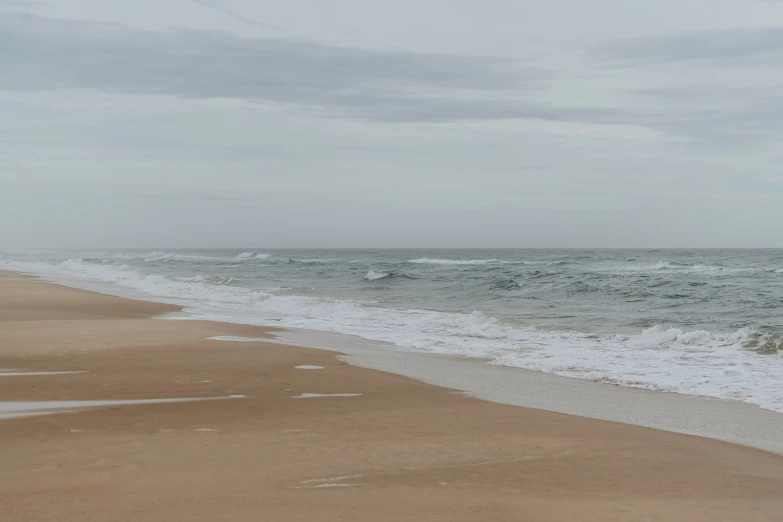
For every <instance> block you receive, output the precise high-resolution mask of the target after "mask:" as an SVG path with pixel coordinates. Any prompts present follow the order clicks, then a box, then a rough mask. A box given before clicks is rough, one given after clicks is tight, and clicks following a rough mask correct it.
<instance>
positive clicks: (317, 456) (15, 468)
mask: <svg viewBox="0 0 783 522" xmlns="http://www.w3.org/2000/svg"><path fill="white" fill-rule="evenodd" d="M177 310H179V309H178V308H177V307H174V306H169V305H163V304H155V303H145V302H140V301H133V300H128V299H123V298H118V297H111V296H105V295H101V294H96V293H91V292H87V291H82V290H76V289H72V288H67V287H63V286H58V285H54V284H50V283H45V282H42V281H39V280H37V279H34V278H29V277H24V276H20V275H18V274H13V273H9V272H0V369H2V373H3V374H4V375H3V376H0V403H14V404H17V407H18V403H19V402H20V401H36V402H41V403H44V402H45V403H50V402H51V401H74V402H75V401H120V400H124V401H127V400H155V399H205V398H214V399H215V400H209V401H199V400H194V401H184V402H169V403H152V404H135V405H119V406H116V405H115V406H96V407H89V408H81V407H74V408H72V409H69V410H68V412H67V413H56V414H48V415H36V416H30V417H20V418H12V419H3V420H0V514H2V516H1V517H0V518H1V519H2V520H3V521H4V522H5V521H8V522H15V521H43V520H47V521H48V520H58V521H79V522H89V521H106V520H112V521H126V520H127V521H172V520H189V521H200V520H204V521H251V520H252V521H263V520H275V521H289V520H290V521H295V520H296V521H299V520H301V521H330V520H361V521H376V520H378V521H380V520H394V521H398V520H417V521H418V520H442V521H483V520H519V521H602V522H603V521H680V520H682V521H694V522H699V521H710V522H713V521H770V522H780V521H781V520H783V457H781V456H778V455H774V454H771V453H766V452H763V451H760V450H756V449H751V448H746V447H743V446H738V445H733V444H729V443H725V442H720V441H715V440H710V439H705V438H699V437H692V436H687V435H681V434H675V433H669V432H664V431H658V430H653V429H648V428H642V427H636V426H630V425H624V424H618V423H612V422H607V421H600V420H593V419H587V418H581V417H574V416H568V415H563V414H557V413H552V412H545V411H540V410H533V409H526V408H520V407H515V406H507V405H501V404H495V403H490V402H485V401H481V400H478V399H473V398H469V397H466V396H464V395H463V394H460V393H455V392H454V390H450V389H445V388H439V387H436V386H432V385H428V384H424V383H421V382H418V381H415V380H412V379H409V378H406V377H401V376H397V375H393V374H389V373H383V372H379V371H374V370H368V369H363V368H357V367H353V366H349V365H348V364H346V363H344V362H343V361H341V360H340V359H339V358H338V357H337V354H334V353H330V352H327V351H321V350H311V349H305V348H299V347H292V346H283V345H280V344H273V343H264V342H262V341H260V342H247V343H227V342H221V341H219V340H209V338H210V337H221V336H223V337H225V336H236V337H252V338H260V339H263V338H265V337H268V336H269V335H271V334H273V333H274V332H273V331H271V330H270V329H262V328H258V327H250V326H241V325H231V324H220V323H210V322H199V321H163V320H157V319H153V317H155V316H156V315H159V314H162V313H165V312H173V311H177ZM297 367H305V368H307V370H306V371H305V370H303V369H300V368H297ZM48 372H79V373H56V374H49V375H21V374H19V375H12V374H15V373H48ZM232 396H234V397H233V398H229V397H232ZM235 396H244V397H235ZM297 397H304V398H306V399H307V400H302V399H296V398H297ZM2 407H3V406H2V404H0V410H1V409H2Z"/></svg>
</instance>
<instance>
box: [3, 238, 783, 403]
mask: <svg viewBox="0 0 783 522" xmlns="http://www.w3.org/2000/svg"><path fill="white" fill-rule="evenodd" d="M158 254H162V253H158ZM245 254H247V255H244V254H243V257H242V259H237V260H236V261H243V260H247V259H255V258H257V256H258V255H261V254H258V253H255V252H247V253H245ZM162 255H168V254H162ZM177 255H182V254H177ZM263 255H265V254H263ZM159 257H160V256H159ZM232 259H233V255H232ZM425 259H426V260H427V261H422V260H425ZM193 261H194V265H193V266H194V267H198V268H199V269H200V268H203V266H201V265H199V263H198V260H193ZM415 261H419V262H421V263H430V264H475V265H487V264H499V263H500V261H498V260H496V259H484V260H478V259H474V260H445V259H437V258H420V259H419V260H412V261H410V262H411V263H413V262H415ZM121 262H122V261H121V260H118V261H116V262H109V263H106V262H105V261H104V262H94V261H88V260H82V259H68V260H66V261H62V262H57V263H42V262H16V261H9V260H1V261H0V267H6V268H10V269H16V270H21V271H24V272H31V273H36V274H39V275H43V276H45V277H49V278H51V279H54V280H60V281H67V282H72V281H73V280H74V279H76V280H78V281H89V282H91V283H94V284H99V285H102V286H101V287H102V288H104V287H105V288H112V289H113V290H112V291H113V292H115V293H120V294H123V293H125V294H126V295H133V294H132V293H128V292H124V290H123V289H126V290H132V291H135V292H140V293H143V294H144V295H147V296H150V297H151V298H153V299H156V300H163V301H167V302H173V303H176V304H181V305H185V306H186V307H187V308H188V310H189V311H190V312H191V314H192V315H193V316H194V317H198V318H204V319H214V320H222V321H229V322H239V323H250V324H262V325H278V326H283V327H295V328H307V329H313V330H323V331H329V332H337V333H344V334H352V335H358V336H361V337H364V338H367V339H373V340H378V341H386V342H390V343H393V344H395V345H398V346H400V347H404V348H407V349H413V350H421V351H427V352H432V353H439V354H451V355H462V356H468V357H479V358H486V359H488V360H489V361H490V362H491V363H492V364H496V365H502V366H511V367H517V368H525V369H529V370H536V371H542V372H548V373H552V374H557V375H562V376H567V377H574V378H580V379H588V380H593V381H597V382H606V383H613V384H618V385H622V386H629V387H635V388H644V389H649V390H657V391H666V392H677V393H684V394H692V395H701V396H709V397H717V398H724V399H733V400H741V401H745V402H748V403H752V404H756V405H758V406H761V407H763V408H767V409H770V410H774V411H779V412H783V386H781V377H780V376H781V375H783V339H782V338H781V336H780V334H777V333H769V332H765V331H759V330H755V329H752V328H739V329H737V328H736V327H733V328H727V329H726V331H717V330H715V331H707V330H699V329H692V330H686V329H681V328H669V327H667V326H663V325H654V323H653V324H649V326H648V325H644V326H647V327H646V328H644V329H642V326H643V325H641V324H640V325H639V327H638V330H635V333H609V334H607V333H601V334H596V333H585V332H579V331H570V330H565V329H559V330H551V329H544V328H537V327H535V326H531V325H529V324H525V323H524V322H522V321H521V320H514V319H511V318H503V317H497V316H493V315H491V314H485V313H482V312H478V311H476V312H472V313H467V312H449V311H436V310H423V309H414V308H392V307H382V306H375V305H372V306H370V305H369V303H368V302H367V301H362V300H349V299H335V298H327V297H314V296H308V295H291V294H290V293H286V292H284V291H279V290H275V289H272V288H265V289H253V288H248V287H243V286H241V284H242V279H232V277H233V276H231V275H227V274H220V275H218V274H215V273H213V274H212V275H205V274H199V275H195V276H191V277H173V276H168V277H167V276H164V275H161V274H160V273H155V274H149V273H145V272H149V271H150V270H152V269H155V270H158V268H156V266H155V265H151V266H150V265H144V264H143V262H141V261H140V262H139V266H137V267H135V268H134V267H132V266H129V265H127V264H120V263H121ZM444 262H445V263H444ZM455 262H456V263H455ZM773 263H774V262H773ZM379 264H380V263H379ZM770 264H772V263H770ZM770 264H767V265H765V266H770ZM249 265H253V264H252V263H250V264H249ZM658 265H660V268H655V270H691V271H693V270H694V269H695V267H701V268H699V269H698V270H705V268H704V267H707V266H713V265H696V264H691V265H686V264H673V263H666V262H661V263H659V264H657V265H647V266H648V267H649V266H658ZM145 266H146V268H145ZM375 266H376V267H377V266H379V265H378V264H376V265H375ZM380 266H385V265H383V264H380ZM638 266H643V265H638ZM716 266H717V265H716ZM672 267H674V268H672ZM506 268H508V267H504V268H498V269H497V270H499V271H504V270H506ZM717 268H724V267H717ZM160 270H163V269H162V268H160ZM166 270H170V269H168V268H166ZM410 270H411V273H414V272H413V270H418V269H417V268H411V269H410ZM431 270H433V269H427V271H431ZM776 270H777V269H776ZM210 271H213V270H212V269H210ZM485 271H486V270H485V269H478V270H476V271H475V272H477V273H484V272H485ZM213 272H219V270H214V271H213ZM453 272H454V271H452V270H444V271H443V273H453ZM494 272H495V271H493V272H491V273H490V274H488V275H487V277H489V278H491V279H480V281H481V285H478V284H477V285H476V286H475V288H479V287H481V288H486V285H487V284H489V285H495V286H494V288H496V289H499V290H513V291H514V292H518V291H519V290H517V287H518V286H519V281H520V280H521V279H519V278H518V277H516V276H515V277H511V276H507V275H504V274H503V273H500V274H495V273H494ZM232 273H234V274H238V277H240V278H244V276H243V275H242V274H244V273H247V274H253V273H257V272H253V271H247V272H242V271H241V268H240V270H235V271H234V272H232ZM294 273H296V274H300V273H302V272H294ZM361 273H363V272H359V274H361ZM759 276H763V272H760V274H759ZM248 277H250V276H248ZM319 277H322V276H319ZM390 277H397V276H396V272H394V271H391V270H369V271H368V272H367V274H366V275H365V276H364V277H363V278H362V279H363V280H366V281H381V280H385V279H387V278H390ZM399 277H406V276H402V275H401V276H399ZM439 277H441V276H439ZM470 277H475V276H474V274H471V275H470ZM574 277H576V276H574ZM590 277H599V276H598V275H597V274H592V275H591V276H590ZM754 277H755V276H754ZM768 277H775V276H771V275H768ZM351 278H352V281H353V282H354V284H355V283H356V282H357V280H358V277H357V274H356V272H352V275H351ZM433 280H435V279H433ZM472 280H473V279H471V281H472ZM436 284H438V285H440V284H441V283H436ZM526 284H527V283H526ZM569 284H574V285H581V286H584V285H586V284H587V283H585V282H584V281H581V280H578V279H577V280H575V281H574V282H573V283H569ZM107 285H111V287H109V286H107ZM416 286H418V285H416ZM362 287H363V288H368V289H371V288H372V285H362ZM429 288H432V287H429ZM541 288H542V289H543V290H545V291H547V292H551V291H552V288H554V287H550V286H547V287H541ZM667 292H669V291H668V290H667ZM299 293H303V292H299ZM771 305H772V306H779V303H778V302H772V303H771Z"/></svg>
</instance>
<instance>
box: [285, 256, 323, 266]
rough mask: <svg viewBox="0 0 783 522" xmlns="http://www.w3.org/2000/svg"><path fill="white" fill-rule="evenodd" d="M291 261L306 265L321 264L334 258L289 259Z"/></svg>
mask: <svg viewBox="0 0 783 522" xmlns="http://www.w3.org/2000/svg"><path fill="white" fill-rule="evenodd" d="M288 262H289V263H302V264H304V265H320V264H324V263H332V262H333V260H330V259H319V258H312V259H289V260H288Z"/></svg>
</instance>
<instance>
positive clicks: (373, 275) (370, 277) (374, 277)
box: [364, 270, 392, 281]
mask: <svg viewBox="0 0 783 522" xmlns="http://www.w3.org/2000/svg"><path fill="white" fill-rule="evenodd" d="M391 276H392V273H391V272H375V271H373V270H370V271H369V272H367V275H366V276H364V278H365V279H366V280H367V281H378V280H380V279H386V278H387V277H391Z"/></svg>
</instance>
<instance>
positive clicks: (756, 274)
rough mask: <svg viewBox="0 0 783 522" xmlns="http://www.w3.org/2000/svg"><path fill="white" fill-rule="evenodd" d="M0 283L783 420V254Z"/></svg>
mask: <svg viewBox="0 0 783 522" xmlns="http://www.w3.org/2000/svg"><path fill="white" fill-rule="evenodd" d="M0 268H7V269H11V270H20V271H24V272H29V273H33V274H37V275H41V276H43V277H45V278H47V279H52V280H56V281H62V282H67V283H69V284H73V285H76V286H84V285H88V286H89V287H90V288H99V289H101V290H103V291H105V292H107V293H115V294H119V295H131V296H136V297H146V298H149V299H151V300H157V301H164V302H171V303H176V304H182V305H184V306H186V308H187V311H188V313H189V316H190V317H194V318H203V319H213V320H222V321H229V322H239V323H248V324H257V325H272V326H281V327H291V328H305V329H310V330H321V331H328V332H336V333H343V334H350V335H356V336H360V337H364V338H366V339H372V340H377V341H384V342H387V343H391V344H393V345H396V346H397V347H399V348H400V349H403V350H412V351H418V352H422V351H423V352H431V353H437V354H450V355H458V356H464V357H474V358H482V359H486V360H487V361H488V363H489V364H494V365H502V366H509V367H518V368H525V369H530V370H536V371H542V372H548V373H553V374H557V375H562V376H567V377H573V378H578V379H589V380H592V381H597V382H604V383H608V384H614V385H619V386H628V387H635V388H644V389H649V390H655V391H661V392H676V393H682V394H690V395H699V396H706V397H715V398H722V399H732V400H738V401H744V402H748V403H751V404H755V405H758V406H760V407H762V408H766V409H770V410H773V411H777V412H783V250H559V249H557V250H544V249H540V250H534V249H531V250H420V249H415V250H413V249H411V250H248V249H241V250H167V251H158V252H154V251H150V250H138V251H136V250H106V251H70V250H69V251H65V250H62V251H53V250H48V251H35V252H3V253H2V257H0ZM520 378H522V374H520Z"/></svg>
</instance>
